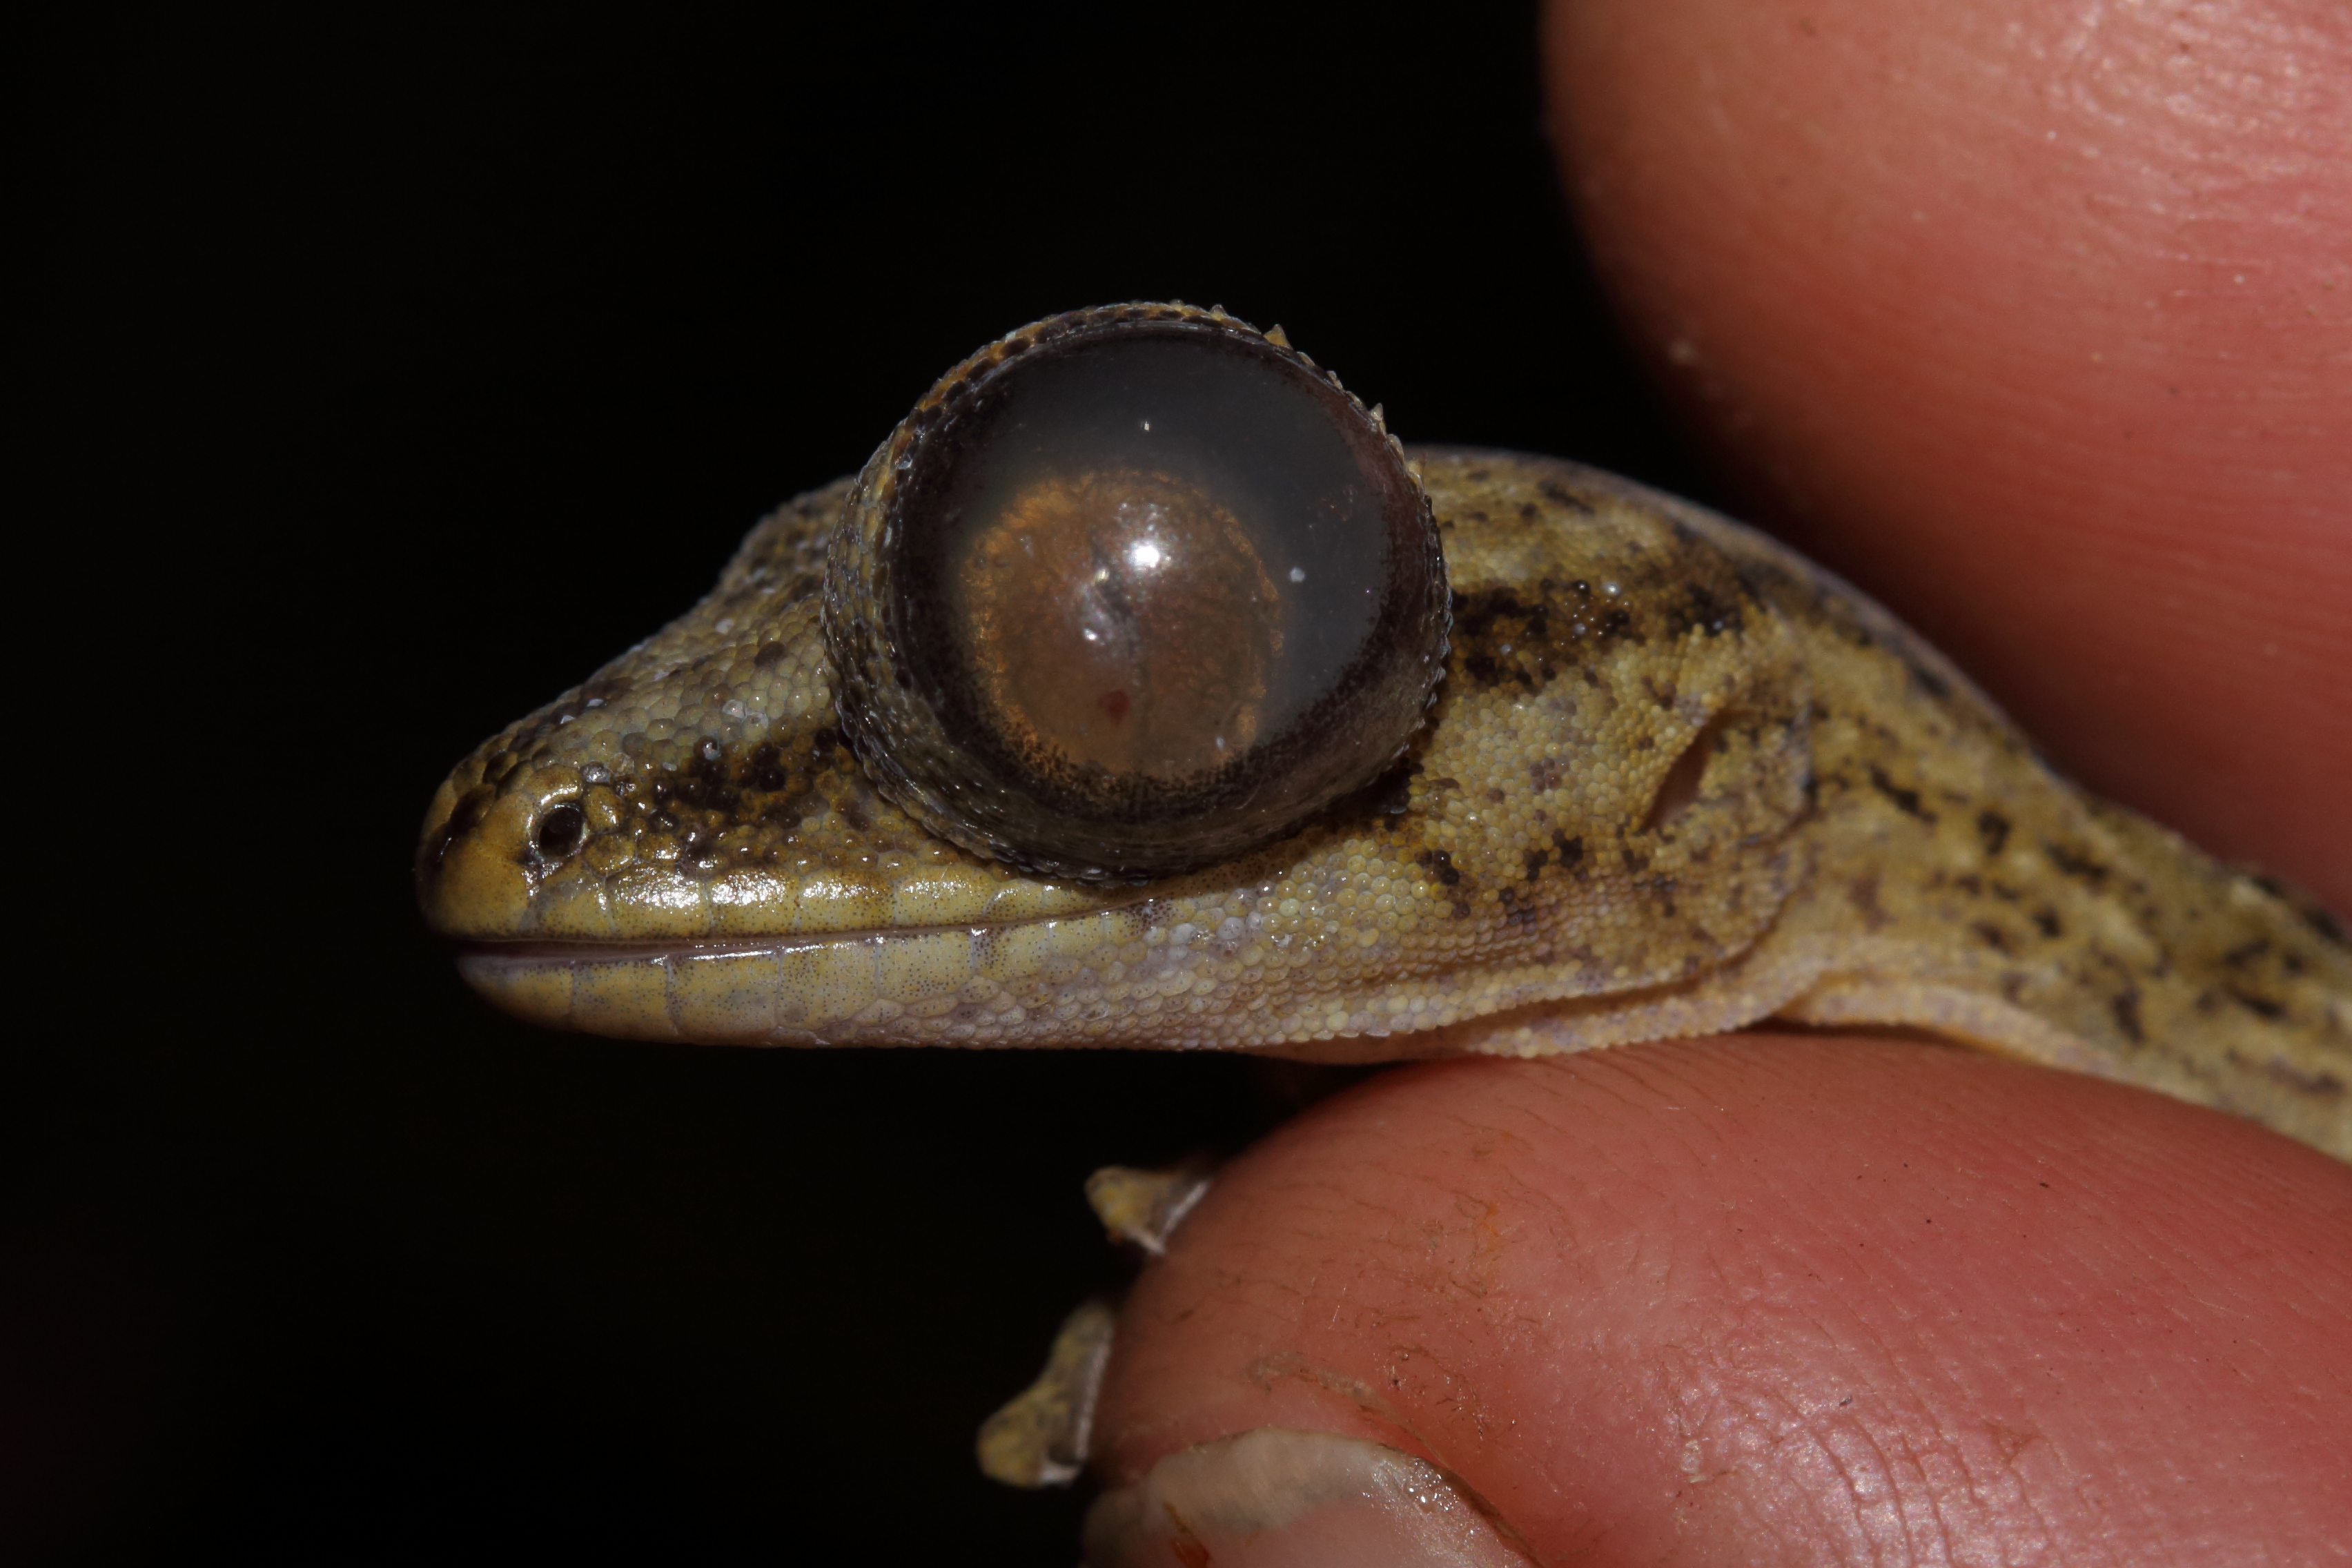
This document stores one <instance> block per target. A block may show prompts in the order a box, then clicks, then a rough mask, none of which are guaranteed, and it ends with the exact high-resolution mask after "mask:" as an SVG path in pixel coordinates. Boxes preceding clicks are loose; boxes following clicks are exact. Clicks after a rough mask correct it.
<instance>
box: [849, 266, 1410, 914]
mask: <svg viewBox="0 0 2352 1568" xmlns="http://www.w3.org/2000/svg"><path fill="white" fill-rule="evenodd" d="M1446 619H1447V596H1446V588H1445V567H1444V557H1443V556H1442V554H1441V553H1440V552H1439V548H1438V540H1437V531H1436V525H1435V523H1434V522H1433V521H1432V519H1431V516H1430V510H1429V501H1428V499H1427V498H1426V497H1425V496H1424V495H1423V493H1422V489H1421V485H1420V483H1419V481H1418V480H1417V479H1415V478H1414V477H1413V474H1412V470H1411V469H1409V468H1407V467H1406V465H1405V460H1404V455H1403V451H1402V448H1401V447H1398V446H1397V445H1396V443H1395V442H1394V441H1392V440H1391V438H1390V437H1388V435H1387V433H1386V432H1385V430H1383V429H1382V428H1381V425H1380V423H1379V421H1378V420H1377V419H1376V418H1375V417H1374V416H1372V415H1370V414H1369V413H1367V412H1366V411H1365V409H1364V407H1363V405H1361V404H1360V403H1358V402H1357V401H1356V400H1355V399H1354V398H1353V397H1351V396H1350V395H1348V394H1347V393H1346V392H1345V391H1343V390H1341V388H1340V387H1339V384H1338V382H1337V381H1336V380H1334V379H1333V378H1331V377H1329V376H1328V375H1326V374H1323V373H1322V372H1321V371H1319V370H1318V369H1317V368H1316V367H1315V365H1314V363H1312V362H1311V361H1309V360H1307V358H1306V357H1305V356H1304V355H1302V354H1300V353H1297V351H1295V350H1293V349H1292V348H1290V346H1289V345H1288V344H1287V343H1286V342H1283V341H1282V340H1281V339H1280V337H1279V336H1278V335H1277V336H1276V337H1272V338H1269V337H1267V336H1266V335H1264V334H1262V333H1260V332H1258V331H1256V330H1255V329H1254V328H1251V327H1249V326H1248V325H1246V324H1245V323H1243V322H1241V321H1235V320H1234V319H1233V318H1231V317H1229V316H1226V315H1224V314H1223V313H1222V312H1216V311H1207V310H1194V309H1192V308H1191V307H1188V306H1182V305H1118V306H1110V307H1106V308H1104V309H1100V310H1081V311H1076V312H1073V313H1071V314H1068V315H1064V316H1056V317H1054V318H1052V319H1051V320H1048V321H1040V322H1037V323H1035V324H1034V325H1032V326H1028V327H1024V328H1023V329H1021V330H1020V331H1016V332H1013V333H1012V334H1011V335H1010V336H1008V337H1006V338H1004V339H1003V341H1001V342H996V343H992V344H991V345H990V346H989V347H987V348H985V349H983V350H982V351H981V352H980V353H977V354H975V355H973V356H972V357H971V359H970V360H967V361H966V362H965V363H962V364H961V365H959V366H957V367H956V368H955V369H954V370H952V371H950V372H949V373H948V374H947V375H946V376H944V377H943V378H941V380H940V383H939V384H937V385H936V386H934V387H932V389H931V390H930V392H929V395H927V396H925V397H924V399H923V401H922V402H921V403H920V404H919V405H917V406H916V408H915V411H914V412H913V413H912V414H910V415H908V416H907V419H906V420H905V422H904V423H902V424H901V425H900V426H898V430H897V431H896V432H895V433H893V435H892V436H891V437H890V439H889V440H888V441H887V442H885V443H884V444H883V446H882V447H881V448H880V450H878V451H877V452H876V453H875V455H874V457H873V458H872V460H871V461H869V462H868V463H867V464H866V469H865V471H864V473H862V474H861V475H860V476H859V478H858V482H857V486H856V489H855V490H854V491H853V493H852V495H851V498H850V501H849V504H848V509H847V510H846V512H845V516H844V518H843V521H842V525H841V529H840V531H839V532H838V533H836V534H835V538H834V541H833V544H832V551H831V556H830V560H829V562H828V567H827V573H826V597H825V633H826V637H827V639H828V642H829V645H830V647H831V649H832V653H833V658H834V662H835V668H836V670H837V671H838V673H839V679H840V682H841V685H840V693H839V705H840V711H841V721H842V730H843V732H844V733H845V735H846V736H847V737H848V739H849V741H850V743H851V744H852V746H854V747H855V748H856V752H857V755H858V758H859V760H860V762H861V763H863V764H864V766H865V768H866V773H868V775H869V776H870V777H871V778H872V779H873V780H874V782H875V784H876V785H877V788H879V789H880V790H881V791H882V792H883V793H884V794H885V795H888V796H890V798H892V799H893V800H895V801H896V802H898V805H901V806H902V807H904V808H905V809H906V810H908V812H910V813H911V814H912V815H914V816H916V817H917V818H918V819H919V820H920V821H921V822H922V823H923V824H924V825H925V826H927V827H929V829H930V830H931V831H933V832H935V833H937V834H939V835H940V836H941V837H946V838H950V839H952V840H953V841H955V842H956V843H958V844H961V845H962V846H964V847H966V848H969V849H971V850H973V851H975V852H977V853H981V854H985V855H990V856H993V857H995V858H999V859H1002V860H1007V861H1010V862H1013V864H1016V865H1020V866H1024V867H1026V868H1030V869H1032V870H1036V871H1041V872H1045V873H1049V874H1053V875H1059V876H1066V877H1077V878H1085V879H1090V880H1113V881H1116V880H1136V879H1142V878H1146V877H1151V876H1157V875H1161V874H1165V873H1168V872H1171V871H1178V870H1182V869H1186V868H1191V867H1195V866H1201V865H1205V864H1209V863H1211V862H1213V861H1218V860H1223V859H1227V858H1232V857H1234V856H1235V855H1238V854H1241V853H1242V852H1244V851H1245V850H1247V849H1249V848H1252V847H1255V846H1257V845H1259V844H1262V843H1265V842H1266V841H1267V840H1269V839H1272V838H1274V837H1278V836H1280V835H1281V834H1283V833H1285V832H1287V831H1289V830H1290V829H1291V828H1293V827H1296V826H1297V825H1298V824H1299V823H1300V822H1301V821H1303V820H1304V819H1305V818H1306V817H1307V816H1311V815H1312V814H1313V813H1315V812H1316V811H1318V810H1320V809H1321V808H1323V807H1324V806H1326V805H1329V804H1330V803H1331V802H1332V801H1333V800H1334V799H1336V798H1338V797H1339V795H1344V794H1346V793H1347V792H1349V790H1352V789H1354V788H1356V787H1358V786H1360V785H1361V784H1366V783H1368V782H1370V780H1371V779H1372V778H1373V777H1374V776H1376V775H1377V774H1378V773H1380V772H1381V769H1383V768H1384V767H1386V766H1387V765H1388V764H1389V763H1392V762H1393V761H1395V760H1396V758H1397V757H1398V756H1399V754H1400V753H1401V752H1402V751H1403V749H1404V747H1405V745H1406V743H1407V742H1409V741H1410V740H1411V738H1412V733H1413V731H1415V730H1416V729H1417V728H1418V727H1419V726H1420V724H1421V722H1422V719H1423V714H1424V712H1425V711H1426V710H1427V708H1428V704H1429V699H1430V694H1431V692H1432V690H1433V688H1434V686H1435V684H1436V681H1437V679H1438V677H1439V675H1440V674H1441V673H1442V671H1443V669H1444V658H1445V637H1446Z"/></svg>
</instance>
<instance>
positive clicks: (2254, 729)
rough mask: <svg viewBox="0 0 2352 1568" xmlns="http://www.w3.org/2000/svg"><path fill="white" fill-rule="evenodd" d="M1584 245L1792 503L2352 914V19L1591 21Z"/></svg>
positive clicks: (1933, 623)
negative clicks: (2349, 681)
mask: <svg viewBox="0 0 2352 1568" xmlns="http://www.w3.org/2000/svg"><path fill="white" fill-rule="evenodd" d="M1547 44H1548V60H1549V81H1550V102H1551V106H1552V115H1553V125H1554V130H1555V132H1556V139H1557V141H1558V142H1559V147H1560V151H1561V155H1562V160H1563V165H1564V174H1565V177H1566V179H1567V182H1568V185H1569V189H1570V194H1571V198H1572V200H1573V203H1574V205H1575V207H1576V210H1577V213H1578V216H1579V220H1580V226H1581V227H1582V230H1583V232H1584V236H1585V238H1586V240H1587V242H1588V244H1589V246H1590V247H1591V252H1592V254H1593V256H1594V258H1595V261H1596V265H1597V266H1598V267H1599V268H1600V270H1601V274H1602V276H1603V278H1604V279H1606V280H1607V282H1608V283H1609V285H1610V286H1611V288H1612V291H1613V293H1614V294H1615V295H1616V297H1617V298H1618V300H1620V302H1621V303H1622V306H1623V308H1624V311H1625V315H1626V319H1627V321H1628V322H1629V323H1630V326H1631V328H1632V331H1633V334H1634V336H1635V338H1636V339H1637V340H1638V341H1639V342H1641V343H1642V344H1643V347H1644V348H1645V349H1646V350H1647V351H1648V353H1649V354H1650V355H1651V357H1652V359H1653V360H1654V363H1655V364H1656V365H1657V367H1658V371H1659V374H1660V376H1661V378H1662V380H1663V381H1664V384H1665V385H1666V386H1667V387H1668V388H1669V389H1670V390H1671V391H1672V392H1673V393H1674V394H1675V395H1676V396H1677V398H1678V399H1679V401H1680V402H1681V403H1682V404H1683V405H1685V407H1686V408H1688V409H1689V410H1690V411H1691V412H1692V413H1693V414H1694V416H1695V417H1696V422H1697V423H1698V424H1699V425H1700V426H1702V428H1704V429H1705V430H1706V431H1707V432H1708V433H1709V434H1711V436H1712V437H1713V438H1714V439H1715V440H1716V441H1717V443H1718V445H1719V447H1720V449H1721V450H1722V451H1723V452H1724V453H1725V454H1726V455H1727V458H1729V459H1730V462H1731V464H1732V467H1733V468H1734V469H1735V471H1736V472H1737V473H1738V475H1739V476H1740V477H1741V478H1742V479H1744V480H1745V482H1746V487H1747V489H1748V494H1749V495H1750V496H1751V498H1752V499H1753V504H1754V506H1755V507H1756V509H1757V510H1760V511H1761V512H1763V513H1764V514H1765V520H1766V521H1770V522H1771V523H1773V524H1774V525H1775V526H1776V527H1778V528H1780V530H1781V531H1783V532H1785V533H1787V534H1789V535H1790V537H1791V538H1793V539H1794V540H1795V541H1796V542H1798V543H1800V544H1801V546H1803V547H1805V548H1807V549H1808V550H1810V551H1811V552H1813V553H1816V554H1818V555H1820V556H1822V558H1823V559H1824V560H1825V561H1826V562H1827V563H1829V564H1830V565H1832V566H1833V567H1836V568H1838V569H1840V570H1843V571H1844V572H1846V573H1847V574H1850V575H1852V576H1854V577H1855V578H1857V579H1858V580H1859V581H1861V582H1862V583H1863V584H1864V586H1865V587H1866V588H1868V589H1870V590H1871V591H1873V592H1874V593H1876V594H1879V595H1882V596H1883V597H1885V598H1886V599H1887V600H1888V601H1889V602H1890V603H1891V605H1893V607H1894V608H1895V609H1896V610H1897V611H1898V612H1899V613H1901V614H1903V615H1905V616H1906V618H1908V619H1911V620H1912V621H1913V622H1914V623H1915V624H1916V625H1918V626H1920V627H1921V629H1922V630H1924V631H1926V632H1927V634H1928V635H1929V637H1931V638H1932V639H1933V640H1935V641H1937V643H1939V644H1940V645H1942V646H1943V647H1945V648H1946V649H1947V651H1948V652H1950V653H1952V654H1954V655H1955V656H1956V657H1957V658H1958V659H1959V661H1960V663H1961V665H1962V666H1963V667H1964V668H1968V669H1969V671H1970V672H1971V673H1972V674H1975V675H1977V676H1978V677H1979V679H1982V680H1983V681H1984V682H1985V683H1986V684H1987V685H1988V687H1989V688H1990V689H1991V690H1992V691H1993V693H1994V695H1995V696H1996V697H1997V698H1999V699H2000V700H2001V701H2002V702H2003V703H2004V704H2005V705H2007V706H2008V707H2009V708H2010V709H2011V710H2012V712H2014V713H2015V714H2016V716H2017V717H2018V718H2019V719H2020V720H2021V721H2022V723H2023V724H2024V726H2025V728H2026V729H2027V731H2029V732H2031V733H2032V734H2033V735H2034V736H2035V737H2036V739H2037V740H2038V741H2040V742H2042V744H2043V745H2044V746H2045V747H2046V748H2047V749H2048V751H2049V752H2050V754H2051V755H2052V756H2053V759H2054V760H2055V761H2056V763H2058V764H2059V765H2060V767H2061V768H2062V769H2063V770H2064V771H2066V772H2068V773H2072V774H2074V776H2076V777H2078V778H2079V779H2081V780H2082V781H2083V782H2084V784H2087V785H2088V786H2090V787H2091V788H2093V789H2095V790H2096V791H2098V792H2099V793H2101V794H2104V795H2109V796H2111V797H2113V798H2116V799H2119V800H2121V801H2123V802H2125V803H2126V804H2128V805H2135V806H2137V807H2138V808H2139V809H2141V810H2143V811H2146V812H2147V813H2149V814H2150V815H2153V816H2157V817H2158V819H2160V820H2162V821H2165V822H2167V823H2168V824H2170V825H2171V826H2176V827H2178V828H2179V829H2181V830H2182V831H2184V832H2186V833H2188V834H2189V837H2192V838H2194V839H2196V840H2197V841H2198V842H2200V844H2202V845H2203V846H2205V847H2207V848H2209V849H2210V850H2212V851H2213V852H2215V853H2217V854H2221V855H2222V856H2224V857H2229V858H2244V859H2251V860H2252V861H2255V862H2257V863H2260V864H2262V865H2263V866H2265V867H2267V868H2270V869H2272V870H2274V871H2277V872H2280V873H2283V874H2284V875H2287V876H2288V877H2290V878H2291V879H2294V880H2298V881H2301V882H2303V883H2305V885H2307V886H2309V887H2310V888H2311V889H2313V890H2314V891H2315V892H2317V893H2318V894H2319V895H2320V896H2321V897H2322V899H2323V900H2326V901H2328V902H2330V903H2332V904H2333V905H2334V906H2335V907H2336V909H2338V910H2344V909H2347V908H2352V833H2347V832H2345V831H2344V830H2343V826H2342V795H2343V780H2344V779H2345V778H2346V776H2347V774H2352V704H2347V702H2346V701H2345V700H2344V697H2343V692H2344V675H2343V672H2344V670H2345V668H2347V666H2352V440H2347V439H2346V438H2345V432H2346V431H2347V429H2352V181H2347V180H2346V179H2345V177H2344V171H2345V170H2346V169H2347V167H2352V89H2347V83H2352V11H2347V9H2346V8H2344V7H2342V6H2340V5H2327V4H2324V3H2321V0H2233V3H2231V4H2225V5H2206V6H2195V7H2187V6H2124V7H2113V8H2105V9H2102V10H2097V11H2094V12H2084V11H2082V10H2080V9H2078V8H2068V7H2053V6H2049V5H2038V4H2034V3H2033V0H1965V3H1962V4H1955V5H1937V6H1891V5H1885V4H1883V3H1881V0H1832V3H1831V4H1828V5H1821V4H1814V3H1812V0H1807V4H1805V5H1785V4H1783V5H1756V4H1753V3H1752V0H1663V3H1661V0H1560V3H1559V4H1555V5H1553V6H1552V7H1551V8H1550V10H1549V16H1548V21H1547Z"/></svg>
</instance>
